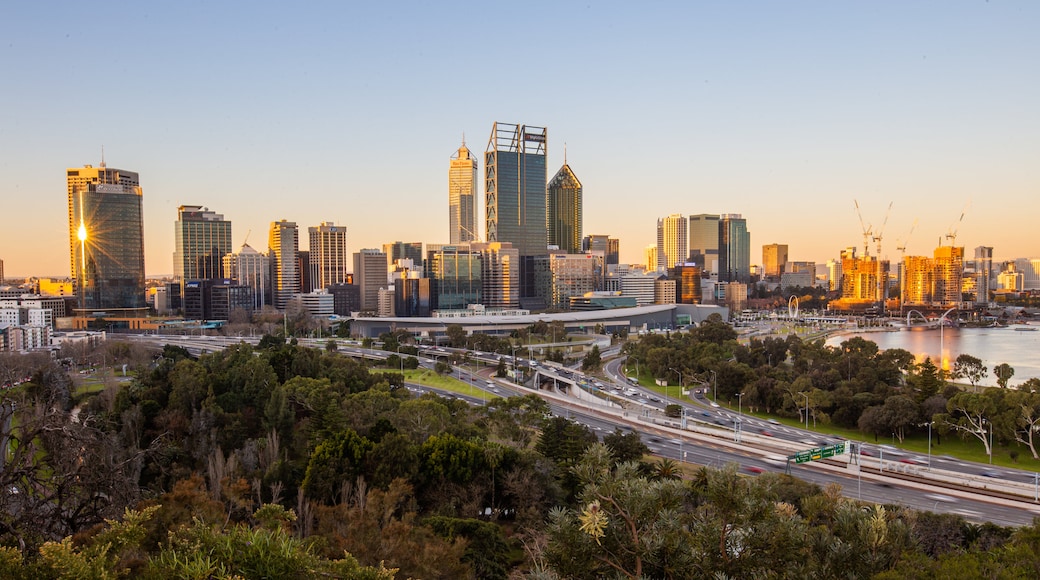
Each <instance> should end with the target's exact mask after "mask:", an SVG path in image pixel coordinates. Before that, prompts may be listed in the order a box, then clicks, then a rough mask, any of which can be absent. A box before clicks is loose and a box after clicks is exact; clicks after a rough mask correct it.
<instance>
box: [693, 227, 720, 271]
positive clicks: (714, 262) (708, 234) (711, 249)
mask: <svg viewBox="0 0 1040 580" xmlns="http://www.w3.org/2000/svg"><path fill="white" fill-rule="evenodd" d="M689 230H690V246H689V248H687V249H688V251H689V252H690V256H691V257H692V258H693V261H694V262H695V263H697V264H699V265H700V266H701V268H704V271H705V272H715V273H718V271H719V269H718V268H719V267H718V262H719V216H718V215H717V214H707V213H701V214H695V215H691V216H690V225H689Z"/></svg>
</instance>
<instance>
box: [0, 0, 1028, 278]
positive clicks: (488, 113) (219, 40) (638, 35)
mask: <svg viewBox="0 0 1040 580" xmlns="http://www.w3.org/2000/svg"><path fill="white" fill-rule="evenodd" d="M1038 26H1040V3H1038V2H1035V1H1031V0H1030V1H1026V0H1023V1H1015V2H1008V1H1002V0H993V1H989V2H986V1H982V0H980V1H937V2H924V1H917V2H865V1H864V2H831V1H800V2H773V1H762V2H740V3H736V2H688V1H687V2H652V1H651V2H638V3H637V2H631V1H624V2H582V3H574V2H565V1H548V2H541V1H526V2H518V3H485V4H472V3H470V4H463V3H456V4H447V3H433V2H425V3H418V2H415V3H413V2H395V3H382V2H366V3H360V2H328V3H324V2H307V3H293V4H292V5H290V4H289V3H285V2H277V3H275V2H266V1H255V2H251V3H215V2H190V1H186V2H163V3H143V2H125V3H119V2H106V1H96V2H91V3H82V2H65V3H62V2H17V3H12V4H11V5H9V6H7V7H6V8H5V10H4V18H3V19H2V20H0V76H2V78H3V79H4V81H3V83H2V84H0V170H2V172H3V176H4V178H3V179H2V180H0V259H3V260H4V263H5V272H6V275H7V276H8V277H16V276H28V275H36V276H61V277H64V276H67V275H68V274H69V273H68V263H69V259H68V252H69V249H68V233H67V232H68V230H67V228H68V224H67V220H68V217H67V208H66V203H67V202H66V185H65V169H66V168H69V167H79V166H82V165H86V164H92V165H95V166H96V165H98V164H99V163H100V161H101V152H102V147H103V148H104V157H105V162H106V163H107V165H108V166H109V167H115V168H120V169H125V170H130V171H136V172H138V173H139V174H140V179H141V186H142V189H143V191H144V212H145V217H144V230H145V253H146V256H145V266H146V270H147V273H148V274H149V275H161V274H169V273H172V271H173V258H172V255H173V240H174V222H175V221H176V217H177V216H176V213H177V207H178V206H180V205H202V206H205V207H208V208H209V209H211V210H213V211H216V212H218V213H222V214H224V216H225V217H226V218H227V219H230V220H231V221H232V224H233V226H232V227H233V236H234V240H235V241H234V245H235V247H236V249H237V247H238V246H239V245H240V244H241V243H243V241H245V240H246V239H247V236H248V243H249V244H250V245H251V246H253V247H254V248H256V249H258V250H260V251H263V250H265V249H266V248H267V233H268V228H269V225H270V222H272V221H276V220H280V219H287V220H291V221H295V222H297V223H298V224H299V225H300V228H301V231H306V230H305V228H306V227H307V226H313V225H318V224H319V223H320V222H322V221H333V222H335V223H337V224H339V225H345V226H346V227H347V229H348V245H349V251H351V252H354V251H357V250H359V249H361V248H372V247H376V248H378V247H381V245H382V244H384V243H388V242H392V241H395V240H402V241H406V242H411V241H423V242H427V243H444V242H446V241H447V239H448V215H447V214H448V195H447V193H448V192H447V182H448V160H449V158H450V156H451V155H452V154H453V153H454V152H455V150H456V149H457V148H458V146H459V145H460V143H461V141H462V139H463V135H465V139H466V143H467V145H468V146H469V147H470V148H471V149H472V150H474V151H475V152H482V151H484V150H485V148H486V145H487V140H488V136H489V134H490V130H491V126H492V123H494V122H495V121H499V122H504V123H518V124H528V125H535V126H542V127H547V128H548V137H549V146H548V156H549V158H548V167H549V169H548V172H549V175H548V177H551V176H552V174H553V173H555V171H556V170H557V169H558V168H559V167H560V166H561V165H562V164H563V152H564V144H565V143H566V149H567V161H568V163H569V164H570V166H571V168H572V169H573V170H574V172H575V174H576V175H577V176H578V177H579V179H581V181H582V184H583V186H584V233H585V234H609V235H611V236H613V237H618V238H620V240H621V260H622V261H623V262H643V261H644V248H645V247H646V246H647V245H649V244H652V243H655V241H656V220H657V218H659V217H663V216H667V215H669V214H673V213H682V214H697V213H737V214H742V215H743V216H744V217H745V218H746V219H747V221H748V229H749V230H750V231H751V248H752V252H751V258H752V263H761V255H762V254H761V247H762V245H764V244H771V243H780V244H787V245H788V246H789V248H790V259H791V260H798V261H816V262H820V263H822V262H825V261H826V260H828V259H833V258H836V257H837V256H838V254H839V252H840V251H841V250H842V249H843V248H845V247H848V246H859V247H860V249H861V250H862V246H863V235H862V228H861V225H860V220H859V218H858V217H857V213H856V207H855V204H856V203H858V205H859V207H860V209H861V212H862V216H863V221H864V223H865V224H866V225H867V226H868V227H870V228H872V230H873V231H875V232H878V231H880V232H881V234H882V238H883V239H882V255H883V256H887V257H890V258H893V259H898V255H899V252H898V251H897V250H896V248H897V247H898V246H900V245H901V243H900V242H903V241H905V243H906V253H907V255H931V254H932V251H933V249H934V248H935V247H936V245H938V244H939V242H940V240H942V241H943V243H948V241H947V240H946V239H944V235H945V234H949V233H954V232H955V233H956V245H962V246H965V247H966V248H968V250H967V255H968V256H969V257H970V256H971V255H972V248H974V247H975V246H980V245H985V246H992V247H994V257H995V258H997V259H1011V258H1016V257H1038V256H1040V248H1037V247H1036V246H1037V243H1036V239H1037V238H1036V236H1035V235H1034V233H1033V231H1032V229H1031V226H1029V225H1028V224H1030V223H1036V222H1035V221H1030V220H1036V219H1037V216H1038V215H1040V107H1038V103H1040V66H1038V65H1037V62H1038V57H1040V35H1038V34H1037V33H1036V31H1037V29H1038ZM481 205H483V204H481ZM890 205H891V212H890V214H889V215H888V219H887V222H886V221H885V216H886V213H888V212H887V210H888V208H889V206H890ZM962 214H963V218H961V215H962ZM1030 216H1032V217H1030ZM915 222H916V226H914V224H915ZM882 225H883V227H882ZM480 228H481V229H482V228H483V219H481V225H480ZM911 230H912V234H911ZM301 237H302V238H305V237H306V236H305V235H304V236H301ZM870 245H871V251H870V253H871V254H874V253H875V252H876V247H875V244H874V243H873V242H871V244H870ZM305 247H306V242H304V243H303V244H302V247H301V249H304V248H305Z"/></svg>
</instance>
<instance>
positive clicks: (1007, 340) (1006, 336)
mask: <svg viewBox="0 0 1040 580" xmlns="http://www.w3.org/2000/svg"><path fill="white" fill-rule="evenodd" d="M1015 328H1023V327H1016V326H1009V327H1006V328H946V329H944V330H943V331H942V343H943V346H942V349H943V361H944V362H943V366H944V368H947V369H950V368H952V367H953V361H955V360H957V357H958V356H959V355H961V354H970V355H971V356H973V357H976V358H979V359H981V360H982V363H983V364H984V365H986V368H987V374H986V377H985V378H984V379H982V381H981V382H980V383H979V384H982V385H990V386H995V385H996V384H997V379H996V377H994V376H993V367H994V366H996V365H999V364H1000V363H1007V364H1009V365H1011V368H1013V369H1015V375H1014V376H1013V377H1011V380H1010V381H1008V386H1009V387H1015V386H1017V385H1020V384H1022V382H1024V381H1026V380H1027V379H1031V378H1040V331H1036V332H1025V331H1016V330H1015ZM1025 328H1037V327H1036V326H1033V327H1025ZM850 336H859V337H862V338H863V339H865V340H869V341H872V342H875V343H877V345H878V347H880V348H882V349H889V348H901V349H903V350H906V351H909V352H911V353H913V354H914V356H916V357H917V359H918V361H921V360H924V357H926V356H927V357H930V358H931V359H932V362H933V363H936V365H938V361H939V329H938V328H933V329H915V330H897V331H892V332H853V333H842V334H840V335H836V336H832V337H830V338H828V339H827V345H828V346H835V347H836V346H838V345H840V344H841V342H842V341H844V340H846V339H847V338H849V337H850Z"/></svg>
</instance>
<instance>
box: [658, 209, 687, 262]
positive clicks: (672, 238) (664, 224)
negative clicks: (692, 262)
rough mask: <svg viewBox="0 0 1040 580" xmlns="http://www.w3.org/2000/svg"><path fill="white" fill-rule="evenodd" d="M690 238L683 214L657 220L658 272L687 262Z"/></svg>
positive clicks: (674, 214)
mask: <svg viewBox="0 0 1040 580" xmlns="http://www.w3.org/2000/svg"><path fill="white" fill-rule="evenodd" d="M687 241H688V237H687V233H686V218H685V217H684V216H683V215H682V214H678V213H673V214H672V215H670V216H668V217H666V218H661V219H659V220H657V270H658V271H659V272H664V271H665V270H667V269H668V268H673V267H675V265H676V264H682V263H685V262H686V258H687V257H688V254H687V245H686V243H687Z"/></svg>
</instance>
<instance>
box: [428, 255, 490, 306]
mask: <svg viewBox="0 0 1040 580" xmlns="http://www.w3.org/2000/svg"><path fill="white" fill-rule="evenodd" d="M428 255H429V258H428V259H427V262H428V271H427V275H428V276H429V277H430V279H431V280H432V281H433V286H432V292H433V306H432V308H433V309H434V310H462V309H464V308H466V307H468V306H469V305H471V304H480V303H481V302H482V300H483V280H482V279H481V273H482V268H483V257H482V256H481V253H480V252H479V251H477V250H472V249H470V246H469V244H462V245H458V246H453V245H447V246H443V247H441V248H440V249H437V250H433V251H430V252H429V254H428Z"/></svg>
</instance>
